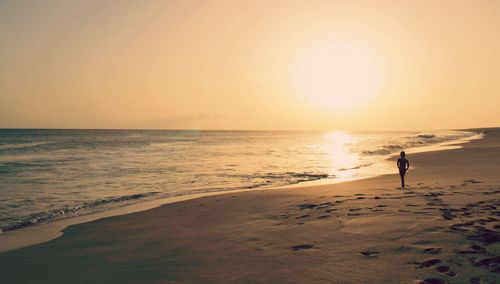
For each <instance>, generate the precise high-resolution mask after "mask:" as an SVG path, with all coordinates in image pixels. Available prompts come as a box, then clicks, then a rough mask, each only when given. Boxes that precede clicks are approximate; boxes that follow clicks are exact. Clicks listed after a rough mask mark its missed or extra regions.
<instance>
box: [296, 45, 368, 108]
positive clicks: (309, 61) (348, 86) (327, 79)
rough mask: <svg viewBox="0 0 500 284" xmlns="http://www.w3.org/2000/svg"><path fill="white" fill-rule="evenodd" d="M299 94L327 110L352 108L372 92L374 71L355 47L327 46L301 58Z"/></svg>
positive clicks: (363, 101) (361, 102)
mask: <svg viewBox="0 0 500 284" xmlns="http://www.w3.org/2000/svg"><path fill="white" fill-rule="evenodd" d="M299 70H300V71H299V78H298V82H299V89H300V93H301V94H302V95H304V96H306V97H307V101H308V102H311V103H313V104H314V105H317V106H320V107H325V108H328V109H332V108H333V109H337V110H345V109H352V108H354V107H357V106H360V105H361V104H363V103H365V102H366V101H367V100H368V99H369V98H370V96H372V95H373V94H374V89H375V85H376V83H377V78H376V72H375V68H374V65H373V64H372V62H371V61H370V58H369V57H368V56H367V55H366V54H364V53H363V52H362V50H360V49H359V48H355V47H349V46H330V47H325V48H321V49H317V50H315V51H314V52H311V53H310V55H309V56H307V57H305V60H304V61H303V62H302V64H301V66H300V68H299Z"/></svg>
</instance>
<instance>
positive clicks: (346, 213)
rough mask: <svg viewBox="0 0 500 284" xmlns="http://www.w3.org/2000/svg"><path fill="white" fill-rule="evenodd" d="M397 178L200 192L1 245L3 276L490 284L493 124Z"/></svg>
mask: <svg viewBox="0 0 500 284" xmlns="http://www.w3.org/2000/svg"><path fill="white" fill-rule="evenodd" d="M408 159H409V160H410V162H411V166H412V168H411V169H410V171H409V172H408V175H407V183H408V184H409V188H408V189H405V190H401V189H399V188H397V185H398V184H399V177H398V176H397V175H396V174H394V175H384V176H379V177H375V178H370V179H365V180H359V181H353V182H346V183H340V184H334V185H322V186H313V187H303V188H291V189H273V190H255V191H252V192H245V193H234V194H233V193H232V194H226V195H220V196H211V197H204V198H199V199H194V200H189V201H183V202H179V203H174V204H169V205H164V206H161V207H159V208H155V209H151V210H148V211H143V212H138V213H133V214H128V215H121V216H116V217H111V218H105V219H101V220H97V221H93V222H90V223H86V224H79V225H74V226H71V227H69V228H67V229H66V230H65V231H64V235H63V236H61V237H60V238H58V239H56V240H53V241H50V242H47V243H44V244H40V245H36V246H32V247H28V248H23V249H19V250H15V251H11V252H6V253H2V254H0V273H1V275H0V280H1V282H2V283H419V282H421V281H427V282H424V283H447V282H449V283H500V277H499V275H500V274H499V273H500V233H499V231H500V223H499V222H498V220H499V218H500V210H499V209H498V206H499V205H500V174H499V173H500V134H499V132H498V131H490V133H489V134H487V135H486V137H485V138H484V139H481V140H475V141H473V142H471V143H467V144H464V147H463V148H461V149H456V150H446V151H438V152H428V153H419V154H414V155H412V154H411V153H410V154H409V156H408Z"/></svg>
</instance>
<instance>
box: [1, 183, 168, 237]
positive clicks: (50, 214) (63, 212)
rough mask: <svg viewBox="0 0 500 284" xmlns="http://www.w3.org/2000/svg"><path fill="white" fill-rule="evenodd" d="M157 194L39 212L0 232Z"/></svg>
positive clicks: (124, 197) (131, 196)
mask: <svg viewBox="0 0 500 284" xmlns="http://www.w3.org/2000/svg"><path fill="white" fill-rule="evenodd" d="M158 193H159V192H147V193H138V194H130V195H124V196H119V197H112V198H106V199H98V200H95V201H92V202H86V203H83V204H81V205H78V206H75V207H71V208H61V209H55V210H50V211H45V212H39V213H35V214H32V215H30V216H27V217H24V218H22V219H20V220H18V221H14V222H13V223H10V224H7V225H6V226H3V227H1V228H0V232H7V231H12V230H16V229H20V228H24V227H28V226H31V225H35V224H39V223H46V222H49V221H53V220H55V219H59V218H63V217H72V216H78V215H79V213H80V212H83V211H85V210H89V209H93V208H96V207H99V206H103V205H106V204H110V203H119V202H125V201H131V200H138V199H144V198H146V197H150V196H153V195H156V194H158Z"/></svg>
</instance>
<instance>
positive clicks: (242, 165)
mask: <svg viewBox="0 0 500 284" xmlns="http://www.w3.org/2000/svg"><path fill="white" fill-rule="evenodd" d="M475 135H477V133H474V132H469V131H449V130H443V131H429V132H346V131H193V130H56V129H0V229H1V231H0V232H6V231H11V230H16V229H19V228H23V227H26V226H32V225H36V224H40V223H47V222H50V221H53V220H58V219H61V218H70V217H75V216H81V215H86V214H91V213H96V212H102V211H106V210H111V209H113V208H117V207H122V206H126V205H130V204H134V203H138V202H145V201H148V200H153V199H161V198H169V197H174V196H180V195H191V194H198V193H205V192H219V191H220V192H222V191H231V190H241V189H248V190H260V189H264V188H271V187H281V186H288V185H294V184H307V183H311V182H313V181H314V182H318V181H320V182H324V183H334V182H339V181H346V180H353V179H360V178H366V177H371V176H376V175H381V174H386V173H395V172H397V169H396V168H395V165H394V163H393V162H392V161H391V162H390V163H389V162H388V161H387V159H388V158H389V157H390V156H391V155H393V154H397V153H399V152H400V151H402V150H405V151H407V154H408V157H409V159H410V161H411V154H412V152H414V151H418V149H429V147H431V148H432V146H435V145H441V144H443V143H450V142H454V141H460V140H463V139H468V138H471V137H473V136H475ZM296 190H307V188H303V187H298V188H297V189H296Z"/></svg>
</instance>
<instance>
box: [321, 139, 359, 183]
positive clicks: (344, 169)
mask: <svg viewBox="0 0 500 284" xmlns="http://www.w3.org/2000/svg"><path fill="white" fill-rule="evenodd" d="M326 135H327V139H328V141H329V143H328V146H327V147H328V148H327V153H328V157H329V159H330V165H331V168H332V170H333V172H335V175H336V177H337V178H341V179H348V178H353V177H355V176H356V172H355V171H353V170H354V169H355V168H356V167H357V166H358V161H359V155H358V154H356V153H354V152H352V151H351V150H349V145H351V144H352V143H354V142H355V139H354V137H353V136H351V135H349V134H348V133H345V132H343V131H334V132H329V133H327V134H326Z"/></svg>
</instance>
